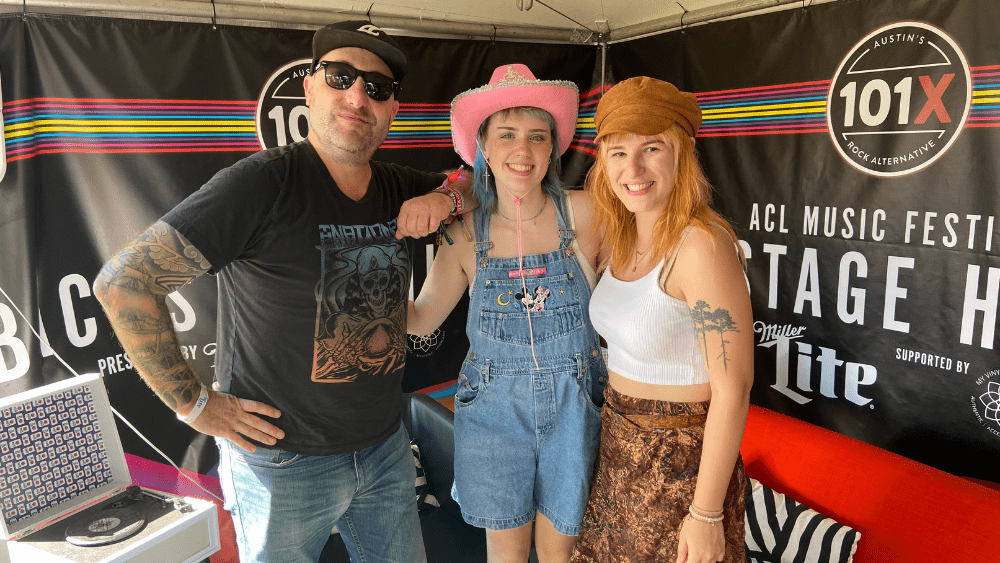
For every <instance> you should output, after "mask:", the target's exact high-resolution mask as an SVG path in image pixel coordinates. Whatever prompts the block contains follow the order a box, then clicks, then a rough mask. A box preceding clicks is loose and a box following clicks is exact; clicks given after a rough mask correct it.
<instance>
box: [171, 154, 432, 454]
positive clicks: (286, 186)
mask: <svg viewBox="0 0 1000 563" xmlns="http://www.w3.org/2000/svg"><path fill="white" fill-rule="evenodd" d="M371 169H372V178H371V182H370V183H369V186H368V192H367V193H366V194H365V196H364V197H363V198H362V199H361V201H354V200H352V199H350V198H348V197H347V196H345V195H344V194H343V192H341V191H340V189H339V188H338V187H337V185H336V184H335V183H334V181H333V178H332V177H331V176H330V173H329V171H328V170H327V168H326V166H325V165H324V164H323V162H322V160H321V159H320V157H319V155H318V154H317V153H316V151H315V149H314V148H313V147H312V146H311V145H310V144H309V142H308V141H302V142H299V143H294V144H292V145H288V146H285V147H279V148H275V149H270V150H266V151H262V152H259V153H256V154H254V155H252V156H250V157H247V158H245V159H243V160H241V161H240V162H238V163H236V164H234V165H233V166H231V167H229V168H226V169H224V170H222V171H220V172H219V173H218V174H216V175H215V177H213V178H212V179H211V180H210V181H209V182H208V183H207V184H205V185H204V186H203V187H202V188H201V189H200V190H198V191H197V192H195V193H194V194H192V195H191V196H190V197H188V198H187V199H185V200H184V201H183V202H181V203H180V204H179V205H178V206H177V207H176V208H174V209H173V210H172V211H170V212H169V213H167V214H166V215H165V216H164V217H163V221H165V222H166V223H168V224H169V225H171V226H172V227H173V228H175V229H177V231H179V232H180V233H181V234H182V235H184V237H186V238H187V239H188V241H190V242H191V243H192V244H193V245H194V246H195V247H196V248H198V250H200V251H201V252H202V253H203V254H204V255H205V257H206V258H207V259H208V260H209V262H211V264H212V273H215V274H217V276H218V285H219V311H218V321H217V322H218V343H217V351H216V356H215V374H216V379H217V380H218V381H219V383H220V384H221V385H222V389H223V390H224V391H227V392H229V393H232V394H233V395H235V396H237V397H241V398H246V399H253V400H255V401H260V402H262V403H266V404H269V405H273V406H274V407H276V408H277V409H279V410H280V411H281V417H280V418H278V419H275V420H273V421H272V422H274V423H275V424H276V425H277V426H278V427H280V428H281V429H282V430H284V431H285V438H284V439H282V440H279V441H278V443H277V444H276V445H275V446H274V447H275V448H280V449H284V450H288V451H292V452H295V453H300V454H305V455H330V454H336V453H347V452H352V451H356V450H359V449H362V448H365V447H368V446H371V445H374V444H376V443H378V442H379V441H381V440H383V439H385V438H386V437H388V436H389V435H391V434H392V433H393V432H395V431H396V430H397V429H398V427H399V421H400V392H401V382H402V378H403V363H404V360H405V354H406V304H407V298H408V295H409V282H410V270H411V265H410V253H411V251H412V248H411V246H412V244H410V242H409V241H410V239H407V240H406V241H399V240H396V239H395V238H394V234H395V231H396V218H397V216H398V215H399V208H400V206H401V205H402V203H403V202H404V201H405V200H407V199H409V198H411V197H414V196H417V195H421V194H423V193H426V192H427V191H429V190H431V189H433V188H434V187H436V186H439V185H440V184H441V182H442V181H443V180H444V175H443V174H427V173H424V172H420V171H417V170H413V169H411V168H407V167H404V166H399V165H394V164H386V163H380V162H372V163H371Z"/></svg>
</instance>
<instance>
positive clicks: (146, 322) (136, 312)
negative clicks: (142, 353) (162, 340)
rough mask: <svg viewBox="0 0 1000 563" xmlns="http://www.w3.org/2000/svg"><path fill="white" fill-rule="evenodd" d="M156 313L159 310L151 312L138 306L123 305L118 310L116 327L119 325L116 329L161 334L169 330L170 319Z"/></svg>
mask: <svg viewBox="0 0 1000 563" xmlns="http://www.w3.org/2000/svg"><path fill="white" fill-rule="evenodd" d="M156 313H159V311H154V312H153V313H152V314H151V313H148V312H146V311H144V310H142V309H139V308H138V307H123V308H122V309H120V310H119V311H118V322H117V323H116V327H121V328H120V329H118V330H122V331H125V332H128V333H129V334H136V335H138V334H161V333H163V332H164V331H167V330H170V327H171V326H172V325H171V324H170V319H169V318H166V319H165V318H163V317H161V316H159V315H157V314H156Z"/></svg>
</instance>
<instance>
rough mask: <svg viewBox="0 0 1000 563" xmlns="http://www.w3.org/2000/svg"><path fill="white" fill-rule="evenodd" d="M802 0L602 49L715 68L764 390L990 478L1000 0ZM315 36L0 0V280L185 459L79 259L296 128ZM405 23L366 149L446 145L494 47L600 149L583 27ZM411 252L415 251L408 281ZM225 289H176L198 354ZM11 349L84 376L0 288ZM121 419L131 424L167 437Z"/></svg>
mask: <svg viewBox="0 0 1000 563" xmlns="http://www.w3.org/2000/svg"><path fill="white" fill-rule="evenodd" d="M806 6H807V7H806V8H804V9H801V8H797V9H793V10H786V11H781V12H776V13H772V14H766V15H760V16H754V17H749V18H743V19H740V20H733V21H726V22H719V23H714V24H709V25H704V26H698V27H693V28H686V29H684V30H683V31H680V32H674V33H669V34H664V35H659V36H654V37H650V38H645V39H639V40H633V41H628V42H625V43H619V44H614V45H611V46H610V47H609V51H608V53H609V63H610V64H609V67H610V68H611V69H613V72H614V74H615V76H616V78H618V79H622V78H625V77H629V76H635V75H640V74H646V75H651V76H656V77H658V78H663V79H666V80H669V81H671V82H674V83H675V84H677V85H678V86H680V87H681V88H683V89H686V90H690V91H693V92H696V93H698V94H699V100H700V102H701V104H702V105H703V107H704V109H705V124H704V126H703V129H702V131H701V133H700V134H699V139H698V145H699V149H700V150H701V151H702V158H703V162H704V163H705V165H706V169H707V170H708V173H709V177H710V179H711V180H712V181H713V183H714V185H715V186H716V188H717V191H718V194H717V198H716V203H717V207H718V208H719V209H720V210H721V211H722V212H723V213H724V214H725V215H726V216H727V217H728V218H730V219H731V220H732V222H733V223H734V226H735V227H736V229H737V232H738V233H739V235H740V236H741V238H742V239H743V241H744V243H745V248H746V250H747V254H748V256H749V271H748V275H749V279H750V283H751V289H752V293H753V302H754V314H755V318H756V321H757V322H756V326H755V327H753V329H754V330H755V333H756V339H757V342H758V347H757V355H756V358H755V367H756V383H755V386H754V390H753V393H752V401H753V402H754V403H755V404H759V405H762V406H765V407H768V408H772V409H774V410H778V411H781V412H785V413H787V414H791V415H793V416H796V417H798V418H801V419H803V420H807V421H810V422H813V423H816V424H819V425H821V426H824V427H827V428H830V429H833V430H836V431H838V432H841V433H843V434H846V435H849V436H853V437H855V438H859V439H861V440H864V441H866V442H869V443H872V444H875V445H877V446H880V447H883V448H886V449H888V450H891V451H894V452H897V453H900V454H902V455H904V456H907V457H910V458H912V459H916V460H918V461H921V462H923V463H926V464H929V465H931V466H935V467H938V468H941V469H944V470H946V471H949V472H952V473H955V474H959V475H966V476H972V477H980V478H984V479H989V480H993V481H995V480H996V476H995V475H994V472H995V471H992V470H991V469H992V468H993V467H995V466H996V464H997V462H998V461H1000V441H998V440H1000V357H998V354H997V352H996V351H995V350H994V340H995V338H994V333H995V327H996V321H997V319H996V310H997V305H998V300H1000V264H998V261H997V257H996V253H997V249H998V248H1000V246H998V245H1000V240H997V238H996V229H997V225H996V222H995V218H994V217H995V215H996V214H997V213H996V209H997V201H996V197H997V196H996V195H995V193H996V191H995V188H994V187H995V186H996V185H997V160H998V159H997V157H998V154H997V152H998V149H997V147H998V133H1000V132H998V131H997V129H996V127H998V126H1000V118H998V117H997V115H998V113H997V109H998V108H1000V92H998V91H1000V52H998V45H997V42H996V40H995V31H994V29H993V26H992V24H993V22H995V21H997V20H998V16H1000V6H997V5H996V3H995V2H993V1H992V0H944V1H942V0H879V1H878V2H875V1H872V0H840V1H838V2H836V3H833V4H822V5H818V6H808V4H806ZM310 37H311V33H309V32H304V31H290V30H265V29H257V28H234V27H220V28H219V29H218V30H214V29H212V26H210V25H197V24H172V23H160V22H140V21H131V20H115V19H95V18H67V17H45V16H29V17H28V18H27V20H26V21H22V19H21V18H20V17H19V16H17V17H8V18H0V77H2V80H0V84H2V87H3V91H2V101H3V106H2V107H3V117H4V134H5V149H6V158H7V161H8V168H7V170H6V176H5V177H4V178H3V179H2V180H0V202H2V203H0V240H2V241H3V243H2V244H3V252H2V255H0V287H3V288H4V289H5V290H6V291H7V292H8V293H9V294H11V297H12V298H13V299H14V301H15V303H16V304H17V305H18V307H20V308H21V309H22V310H23V311H25V312H26V314H27V315H28V317H29V319H31V320H32V321H33V322H34V323H36V324H38V325H40V326H42V327H44V329H45V333H46V335H47V336H48V338H49V340H50V341H51V342H52V346H53V348H54V349H55V350H56V351H58V352H59V353H60V354H61V355H63V356H64V357H65V358H66V359H67V360H68V361H69V362H70V364H72V365H73V366H74V367H75V368H76V369H77V370H78V371H80V372H93V371H98V372H102V373H104V374H105V376H106V378H105V381H106V382H107V384H108V387H109V391H110V393H111V397H112V402H113V403H114V404H115V406H116V407H117V408H118V409H119V410H120V411H122V412H123V413H124V414H126V416H128V417H129V418H130V420H132V421H133V422H134V423H136V424H137V425H138V426H139V427H140V429H141V430H142V431H143V432H144V433H146V434H147V435H149V436H150V437H151V438H153V440H154V442H156V443H157V444H158V445H159V446H161V447H162V448H163V449H164V450H165V451H167V452H168V453H169V454H171V456H172V457H174V458H175V459H181V458H186V465H187V466H188V467H191V468H194V469H202V470H204V469H205V465H206V463H209V462H208V461H205V460H203V459H198V458H199V457H200V456H201V452H204V451H211V449H212V448H203V447H202V446H203V445H204V440H203V439H201V438H199V437H198V436H196V435H193V433H191V432H190V430H189V429H188V428H187V427H185V426H184V425H181V424H179V423H177V422H176V420H175V419H174V418H173V417H172V415H171V414H170V413H169V411H168V410H166V409H164V408H163V407H161V406H160V405H159V404H158V401H157V400H156V399H155V397H153V395H152V394H151V393H150V392H149V391H148V390H146V389H145V388H144V387H143V386H142V385H141V384H140V383H139V382H138V380H137V377H136V376H135V374H134V372H133V370H131V366H130V364H129V363H128V360H127V358H125V357H124V355H123V354H122V351H121V348H120V347H119V346H118V344H117V342H116V341H115V339H114V337H113V335H112V334H111V331H110V328H109V327H108V325H107V324H106V321H105V320H104V317H103V314H102V312H101V311H100V308H99V306H98V305H97V303H96V301H95V300H94V299H93V297H92V296H91V295H90V290H89V286H90V283H91V281H92V279H93V276H94V274H95V273H96V271H97V269H98V268H99V267H100V265H101V263H102V262H103V261H104V260H105V259H106V258H107V257H108V256H110V255H111V253H113V252H114V251H115V250H116V249H117V248H118V247H119V246H120V245H121V244H124V243H125V242H126V241H128V240H129V239H131V238H132V236H134V235H135V234H137V233H138V232H140V231H141V230H143V229H144V228H145V227H146V226H148V225H149V224H150V223H151V222H153V221H154V220H155V219H157V218H158V217H159V216H160V215H161V214H162V213H163V212H164V211H166V210H167V209H169V208H170V207H172V206H173V205H174V204H175V203H176V202H178V201H180V199H182V198H183V197H184V196H186V195H187V194H188V193H190V192H191V191H193V190H194V189H196V188H197V187H198V186H200V185H201V183H202V182H204V181H205V180H207V179H208V178H209V177H210V176H211V175H212V174H214V172H215V171H217V170H218V169H219V168H222V167H224V166H226V165H228V164H230V163H232V162H234V161H235V160H238V159H239V158H242V157H243V156H245V155H246V154H249V153H250V152H251V151H253V150H257V149H258V148H259V147H260V146H261V144H263V145H265V146H270V144H269V143H277V142H279V141H281V140H284V141H290V140H294V139H295V138H297V137H296V135H299V136H301V135H303V134H304V132H305V121H304V119H305V118H304V115H303V110H302V108H301V107H300V106H301V103H300V101H296V99H295V98H296V93H295V92H294V88H295V86H296V84H298V88H299V89H301V74H300V73H301V68H302V64H301V62H302V59H304V58H306V57H308V55H309V39H310ZM401 41H402V42H403V44H404V47H405V48H406V49H407V50H408V52H409V53H410V55H411V58H412V61H413V62H412V69H411V71H410V73H409V75H408V77H407V80H406V81H405V82H404V90H403V94H402V95H401V101H402V102H403V111H401V112H400V117H399V118H398V119H399V123H398V124H397V125H398V127H394V130H393V132H392V133H391V134H390V139H389V140H388V141H387V143H386V145H384V147H385V148H383V149H382V150H380V152H379V154H378V155H377V157H376V158H380V159H383V160H391V161H395V162H400V163H403V164H409V165H413V166H416V167H418V168H425V169H443V168H445V167H450V166H455V165H457V164H458V162H459V160H458V158H457V156H456V155H455V154H454V152H453V150H452V149H451V147H450V138H449V137H448V134H447V103H448V102H449V101H450V100H451V98H452V97H453V96H454V95H455V94H457V93H459V92H461V91H463V90H465V89H467V88H470V87H473V86H477V85H480V84H483V83H485V82H486V80H487V79H488V78H489V75H490V73H491V72H492V69H493V68H494V67H496V66H497V65H499V64H503V63H508V62H525V63H527V64H529V65H530V66H531V68H532V69H533V70H534V71H535V73H536V74H537V75H538V76H539V77H542V78H546V79H568V80H574V81H575V82H577V84H579V85H580V87H581V93H582V94H583V95H582V99H581V102H582V105H581V118H582V119H581V129H580V131H578V139H577V141H576V142H575V143H574V145H573V146H574V150H571V151H570V152H569V153H568V155H569V156H567V157H566V158H565V161H564V165H565V166H566V169H567V176H568V177H569V178H570V182H571V183H573V182H578V181H579V179H580V176H581V174H582V173H583V172H584V171H585V170H586V168H587V166H588V165H589V162H590V158H589V154H588V151H592V150H593V144H592V143H589V142H588V140H590V139H592V136H593V131H592V123H590V122H588V119H589V117H590V116H592V114H593V102H594V101H595V99H596V97H597V96H596V92H595V91H594V90H592V89H590V88H592V87H593V86H594V85H595V82H594V80H593V76H594V75H595V69H596V68H597V67H598V66H599V65H598V61H597V56H598V53H597V50H596V49H595V48H594V47H588V46H556V45H529V44H516V43H502V42H497V43H490V42H475V41H452V40H441V39H415V38H405V37H404V38H401ZM283 73H284V74H283ZM296 73H299V74H296ZM298 95H299V96H301V91H299V92H298ZM128 118H131V121H129V119H128ZM165 121H170V123H169V124H164V122H165ZM588 126H589V127H590V129H587V127H588ZM157 128H159V129H157ZM390 147H391V148H390ZM424 242H426V241H421V243H424ZM422 247H424V245H423V244H421V245H418V248H422ZM420 253H421V252H420V250H418V254H420ZM423 254H424V255H426V254H427V252H424V253H423ZM422 277H423V267H422V266H421V265H420V264H419V261H418V264H417V266H416V268H415V272H414V279H415V286H417V287H416V288H415V289H419V284H420V280H421V279H422ZM214 303H215V286H214V280H212V279H210V278H202V279H199V280H197V281H196V282H195V283H194V284H192V285H191V286H188V287H185V288H184V289H183V290H182V291H181V292H180V293H179V295H177V296H176V298H175V299H173V300H172V302H171V305H172V306H173V307H174V312H175V315H176V316H175V319H174V320H175V324H176V325H177V326H178V329H179V330H181V335H182V338H183V339H184V343H185V347H186V349H185V353H186V354H187V355H188V356H189V358H190V359H191V360H192V362H193V363H194V366H195V369H196V370H198V373H199V377H202V378H205V379H208V378H209V377H210V373H211V365H212V354H213V352H214V348H213V346H214V344H213V343H214V340H215V334H214V316H215V309H214V307H215V305H214ZM464 316H465V310H464V307H460V308H459V310H456V312H455V313H454V314H453V315H452V317H451V318H449V320H448V322H447V323H446V324H445V326H444V335H443V337H442V338H440V339H439V342H436V343H426V344H428V346H429V348H428V349H426V350H418V353H417V354H413V355H411V356H410V357H409V358H408V366H407V385H408V388H409V389H417V388H421V387H423V386H426V385H430V384H433V383H438V382H442V381H447V380H450V379H452V378H453V377H454V373H456V369H457V365H458V363H457V360H458V358H459V356H460V355H461V354H462V353H463V352H464V349H465V346H466V341H465V338H464V334H463V330H462V327H463V323H464ZM438 344H440V348H439V349H436V351H434V346H435V345H438ZM0 354H2V358H3V363H2V365H0V394H3V395H9V394H11V393H14V392H17V391H20V390H23V389H26V388H30V387H34V386H37V385H40V384H43V383H46V382H50V381H54V380H57V379H61V378H63V377H66V376H67V375H68V374H67V373H66V371H65V370H64V369H63V368H61V367H60V366H59V364H58V363H57V362H56V361H55V360H54V358H53V357H52V353H51V350H49V349H48V348H46V347H44V346H41V345H39V344H38V343H37V341H36V339H35V338H34V337H33V336H32V335H31V334H30V332H29V330H28V328H27V326H26V323H25V322H24V321H23V320H22V319H20V318H19V317H17V316H16V313H14V312H13V311H12V310H11V307H9V306H8V304H7V302H5V301H0ZM122 436H123V439H124V441H125V446H126V450H127V451H129V452H130V453H135V454H137V455H142V456H143V457H148V458H150V459H155V457H156V456H155V454H153V453H152V452H151V451H148V450H147V449H146V447H145V446H143V445H141V444H139V443H138V442H137V441H136V440H135V439H134V438H132V437H131V433H130V432H128V431H123V432H122Z"/></svg>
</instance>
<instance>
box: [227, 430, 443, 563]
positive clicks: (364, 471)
mask: <svg viewBox="0 0 1000 563" xmlns="http://www.w3.org/2000/svg"><path fill="white" fill-rule="evenodd" d="M217 443H218V445H219V451H220V455H221V460H220V464H219V478H220V480H221V484H222V492H223V495H224V497H225V508H226V510H228V511H229V512H230V513H231V514H232V517H233V524H234V527H235V528H236V540H237V546H238V548H239V552H240V561H242V562H243V563H251V562H254V563H306V562H309V563H315V562H316V561H317V560H318V559H319V556H320V553H321V552H322V551H323V546H324V545H326V542H327V540H328V539H329V538H330V532H331V530H332V529H333V527H334V526H335V525H336V526H337V529H338V530H339V531H340V534H341V537H342V538H343V539H344V543H345V544H346V545H347V550H348V552H350V554H351V560H352V561H355V562H359V563H375V562H379V563H382V562H385V563H423V562H425V561H426V556H425V554H424V542H423V537H422V535H421V532H420V519H419V518H418V516H417V504H416V495H415V490H414V482H415V480H416V470H415V469H414V463H413V454H412V452H411V450H410V446H409V439H408V438H407V435H406V429H405V428H404V427H403V425H402V424H400V426H399V431H397V432H396V433H395V434H393V435H392V436H390V437H389V438H386V439H385V440H384V441H383V442H382V443H380V444H376V445H374V446H371V447H369V448H366V449H363V450H359V451H357V452H354V453H352V454H338V455H330V456H304V455H299V454H294V453H291V452H286V451H282V450H271V449H265V448H260V447H258V448H257V451H256V452H254V453H248V452H246V451H244V450H242V449H240V448H238V447H236V446H234V445H233V444H231V443H230V442H228V441H227V440H221V439H220V440H217Z"/></svg>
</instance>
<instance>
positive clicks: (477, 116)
mask: <svg viewBox="0 0 1000 563" xmlns="http://www.w3.org/2000/svg"><path fill="white" fill-rule="evenodd" d="M579 99H580V97H579V93H578V90H577V88H576V85H575V84H573V83H572V82H557V81H550V82H548V83H545V82H542V81H539V83H537V84H525V85H502V87H496V88H480V89H476V90H470V91H469V92H466V93H464V94H459V95H458V96H457V97H456V98H455V100H454V101H452V103H451V139H452V142H453V143H454V145H455V151H456V152H457V153H458V154H459V156H461V157H462V160H464V161H465V162H466V164H469V165H470V166H472V165H474V164H475V159H476V137H477V135H478V133H479V126H480V125H482V123H483V121H485V120H486V118H488V117H489V116H491V115H493V114H494V113H496V112H498V111H500V110H503V109H507V108H515V107H536V108H540V109H543V110H545V111H547V112H549V114H550V115H551V116H552V118H553V119H554V120H555V122H556V131H557V132H558V134H559V154H563V153H565V152H566V150H567V149H568V148H569V145H570V143H571V142H572V141H573V136H574V134H575V133H576V117H577V112H578V111H579Z"/></svg>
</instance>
